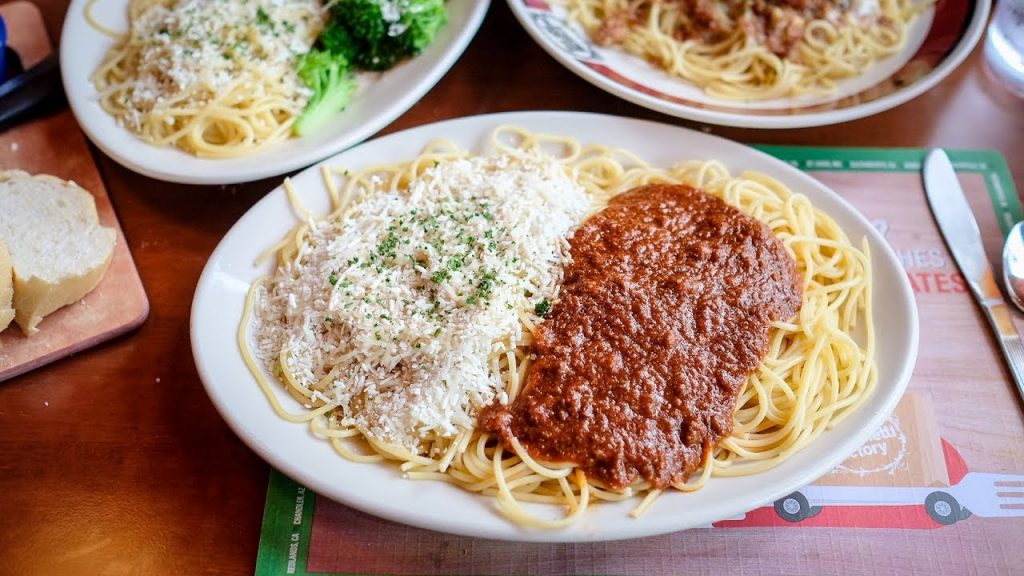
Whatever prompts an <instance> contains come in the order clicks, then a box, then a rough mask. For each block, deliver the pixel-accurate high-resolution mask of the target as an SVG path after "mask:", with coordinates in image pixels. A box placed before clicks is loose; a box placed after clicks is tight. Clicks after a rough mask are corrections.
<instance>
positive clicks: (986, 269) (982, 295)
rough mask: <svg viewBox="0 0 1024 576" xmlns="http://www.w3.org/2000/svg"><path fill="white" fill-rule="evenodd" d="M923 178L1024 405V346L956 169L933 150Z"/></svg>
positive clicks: (948, 242)
mask: <svg viewBox="0 0 1024 576" xmlns="http://www.w3.org/2000/svg"><path fill="white" fill-rule="evenodd" d="M923 177H924V191H925V196H927V197H928V204H929V206H931V209H932V215H934V216H935V222H936V223H937V224H938V225H939V230H940V231H942V236H943V238H945V240H946V246H947V247H949V251H950V252H951V253H952V254H953V259H954V260H955V261H956V265H957V267H959V268H960V273H961V274H963V276H964V280H965V281H966V282H967V285H968V286H969V287H970V289H971V294H973V295H974V300H975V301H976V302H977V303H978V305H979V306H980V307H981V309H982V311H983V312H984V313H985V317H986V318H987V319H988V322H989V325H990V326H991V328H992V331H993V332H994V333H995V336H996V341H997V342H998V343H999V348H1000V350H1001V351H1002V353H1003V358H1005V359H1006V363H1007V365H1008V366H1009V368H1010V375H1011V376H1012V377H1013V380H1014V383H1015V384H1016V385H1017V393H1018V395H1019V396H1020V399H1021V401H1022V402H1024V343H1021V339H1020V335H1019V334H1018V333H1017V328H1016V327H1015V326H1014V324H1013V317H1012V316H1011V313H1010V309H1009V307H1008V306H1007V305H1006V301H1005V300H1003V294H1002V292H1000V291H999V286H998V285H997V284H996V281H995V277H994V276H993V275H992V266H991V265H990V264H989V261H988V257H987V256H985V248H984V246H983V245H982V242H981V231H980V229H979V228H978V221H977V220H975V219H974V212H972V211H971V206H970V205H969V204H968V203H967V197H966V196H964V191H963V188H961V187H960V181H959V180H958V179H957V177H956V171H955V170H953V164H952V163H951V162H950V161H949V156H947V155H946V153H945V152H944V151H943V150H941V149H935V150H932V151H930V152H929V153H928V156H927V157H926V158H925V160H924V172H923Z"/></svg>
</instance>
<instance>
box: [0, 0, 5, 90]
mask: <svg viewBox="0 0 1024 576" xmlns="http://www.w3.org/2000/svg"><path fill="white" fill-rule="evenodd" d="M6 54H7V26H6V25H4V17H3V16H0V84H2V83H3V81H4V80H6V79H7V66H6V63H5V62H4V56H5V55H6Z"/></svg>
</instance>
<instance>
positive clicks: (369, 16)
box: [331, 0, 401, 44]
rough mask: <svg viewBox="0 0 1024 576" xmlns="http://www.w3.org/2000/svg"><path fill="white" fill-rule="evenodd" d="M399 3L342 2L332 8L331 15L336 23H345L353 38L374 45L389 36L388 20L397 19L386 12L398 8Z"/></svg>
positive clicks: (372, 0)
mask: <svg viewBox="0 0 1024 576" xmlns="http://www.w3.org/2000/svg"><path fill="white" fill-rule="evenodd" d="M400 1H401V0H399V2H400ZM399 2H395V1H394V0H341V1H340V2H336V3H335V4H334V5H333V6H332V7H331V15H332V17H333V19H334V20H335V21H337V22H341V23H343V24H344V25H345V27H346V28H347V29H348V31H349V32H350V33H351V34H352V36H353V37H355V38H358V39H359V40H362V41H363V42H366V43H369V44H373V43H375V42H379V41H380V39H381V38H383V37H384V36H385V35H386V34H387V32H388V23H389V22H388V18H392V20H394V19H395V18H394V17H393V16H392V15H391V14H385V11H388V10H390V9H391V8H396V7H397V6H398V4H399Z"/></svg>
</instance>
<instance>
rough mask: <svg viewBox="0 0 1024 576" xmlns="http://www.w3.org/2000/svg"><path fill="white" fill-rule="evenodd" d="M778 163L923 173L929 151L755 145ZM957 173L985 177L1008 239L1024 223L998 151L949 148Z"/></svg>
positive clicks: (843, 170)
mask: <svg viewBox="0 0 1024 576" xmlns="http://www.w3.org/2000/svg"><path fill="white" fill-rule="evenodd" d="M754 148H757V149H758V150H761V151H762V152H767V153H768V154H771V155H772V156H775V157H776V158H778V159H779V160H782V161H783V162H786V163H788V164H789V165H791V166H794V167H796V168H799V169H801V170H804V171H814V170H830V171H842V172H920V171H921V164H922V162H923V161H924V157H925V154H927V153H928V150H927V149H926V148H816V147H815V148H811V147H804V146H773V145H754ZM946 152H947V153H948V154H949V159H950V161H951V162H952V163H953V168H955V169H956V171H957V172H973V173H977V174H983V175H984V176H985V182H986V183H987V184H988V186H987V188H988V194H989V197H990V198H991V199H992V206H993V208H995V210H996V216H997V217H998V220H999V226H1000V228H1001V229H1002V231H1003V235H1004V236H1005V235H1006V234H1008V233H1009V232H1010V228H1012V227H1013V225H1014V223H1016V222H1017V221H1018V220H1024V212H1022V210H1021V204H1020V198H1019V197H1018V196H1017V189H1016V187H1015V186H1014V185H1013V179H1012V178H1011V177H1010V168H1009V166H1007V164H1006V159H1005V158H1003V155H1002V153H1001V152H999V151H998V150H954V149H947V150H946Z"/></svg>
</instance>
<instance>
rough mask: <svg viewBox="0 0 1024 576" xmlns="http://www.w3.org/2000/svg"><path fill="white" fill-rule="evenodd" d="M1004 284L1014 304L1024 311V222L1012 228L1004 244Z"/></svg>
mask: <svg viewBox="0 0 1024 576" xmlns="http://www.w3.org/2000/svg"><path fill="white" fill-rule="evenodd" d="M1003 285H1004V286H1006V292H1007V293H1008V294H1009V295H1010V300H1012V301H1013V304H1014V306H1016V307H1017V309H1018V310H1020V311H1022V312H1024V222H1017V223H1016V224H1015V225H1014V226H1013V228H1011V229H1010V234H1009V235H1008V236H1007V237H1006V244H1003Z"/></svg>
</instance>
